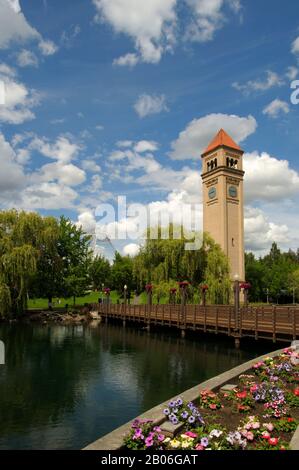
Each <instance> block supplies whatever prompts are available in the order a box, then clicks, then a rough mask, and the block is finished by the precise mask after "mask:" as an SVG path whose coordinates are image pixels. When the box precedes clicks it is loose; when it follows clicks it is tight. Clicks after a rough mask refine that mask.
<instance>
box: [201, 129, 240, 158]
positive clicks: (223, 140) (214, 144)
mask: <svg viewBox="0 0 299 470" xmlns="http://www.w3.org/2000/svg"><path fill="white" fill-rule="evenodd" d="M218 147H229V148H231V149H234V150H238V151H239V152H243V150H242V149H241V147H239V145H238V144H236V142H235V141H234V140H233V139H232V138H231V137H230V136H229V135H228V134H227V133H226V132H225V131H224V130H223V129H220V131H219V132H218V134H217V135H216V136H215V137H214V139H213V140H212V141H211V142H210V143H209V145H208V146H207V148H206V149H205V151H204V152H203V154H202V155H205V154H206V153H209V152H212V150H215V149H216V148H218Z"/></svg>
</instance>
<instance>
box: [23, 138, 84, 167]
mask: <svg viewBox="0 0 299 470" xmlns="http://www.w3.org/2000/svg"><path fill="white" fill-rule="evenodd" d="M29 148H30V149H31V150H37V151H38V152H40V153H41V154H42V155H44V156H45V157H49V158H53V159H54V160H59V161H60V162H62V163H64V164H66V163H69V162H70V161H71V160H72V159H74V158H76V156H77V155H78V152H79V150H80V149H81V147H80V145H79V144H77V143H75V142H71V141H70V140H69V139H68V138H67V137H65V136H59V137H58V139H57V140H56V141H55V142H54V143H50V142H49V140H48V139H46V138H39V137H35V138H34V139H33V140H32V141H31V143H30V146H29Z"/></svg>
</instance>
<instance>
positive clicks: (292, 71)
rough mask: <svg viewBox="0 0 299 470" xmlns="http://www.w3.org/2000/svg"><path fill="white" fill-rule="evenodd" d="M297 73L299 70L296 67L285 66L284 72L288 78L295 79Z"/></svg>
mask: <svg viewBox="0 0 299 470" xmlns="http://www.w3.org/2000/svg"><path fill="white" fill-rule="evenodd" d="M298 73H299V70H298V69H297V67H293V66H291V67H288V68H287V72H286V77H287V78H288V79H289V80H295V78H296V77H297V75H298Z"/></svg>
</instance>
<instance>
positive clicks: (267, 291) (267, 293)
mask: <svg viewBox="0 0 299 470" xmlns="http://www.w3.org/2000/svg"><path fill="white" fill-rule="evenodd" d="M266 295H267V304H268V303H269V288H268V287H267V289H266Z"/></svg>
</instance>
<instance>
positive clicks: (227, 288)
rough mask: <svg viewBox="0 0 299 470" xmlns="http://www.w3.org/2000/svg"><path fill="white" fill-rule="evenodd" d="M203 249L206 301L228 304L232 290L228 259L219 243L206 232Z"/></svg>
mask: <svg viewBox="0 0 299 470" xmlns="http://www.w3.org/2000/svg"><path fill="white" fill-rule="evenodd" d="M203 250H204V252H205V254H206V260H205V282H206V283H207V285H208V287H209V288H208V291H207V301H208V302H209V303H210V304H228V303H229V302H230V294H231V290H232V283H231V280H230V266H229V260H228V258H227V256H226V255H225V254H224V253H223V251H222V250H221V247H220V245H218V244H217V243H215V242H214V240H213V239H212V238H211V237H210V236H209V235H206V234H205V236H204V244H203Z"/></svg>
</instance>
